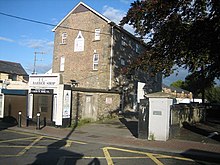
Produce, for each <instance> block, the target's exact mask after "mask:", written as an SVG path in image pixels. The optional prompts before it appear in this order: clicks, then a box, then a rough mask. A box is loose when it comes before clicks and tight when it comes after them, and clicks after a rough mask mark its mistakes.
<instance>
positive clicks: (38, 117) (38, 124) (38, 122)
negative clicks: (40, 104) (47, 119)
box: [36, 112, 40, 129]
mask: <svg viewBox="0 0 220 165" xmlns="http://www.w3.org/2000/svg"><path fill="white" fill-rule="evenodd" d="M36 129H40V112H38V113H37V128H36Z"/></svg>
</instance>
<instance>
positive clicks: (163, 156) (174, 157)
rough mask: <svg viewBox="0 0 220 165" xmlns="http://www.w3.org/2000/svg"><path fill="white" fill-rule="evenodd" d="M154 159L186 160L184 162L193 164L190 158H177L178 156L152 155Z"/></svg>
mask: <svg viewBox="0 0 220 165" xmlns="http://www.w3.org/2000/svg"><path fill="white" fill-rule="evenodd" d="M154 157H156V158H167V159H178V160H186V161H191V162H194V160H193V159H190V158H183V157H178V156H169V155H154Z"/></svg>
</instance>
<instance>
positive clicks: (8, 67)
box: [0, 60, 28, 76]
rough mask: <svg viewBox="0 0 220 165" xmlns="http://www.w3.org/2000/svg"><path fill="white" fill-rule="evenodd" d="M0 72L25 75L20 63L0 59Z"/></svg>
mask: <svg viewBox="0 0 220 165" xmlns="http://www.w3.org/2000/svg"><path fill="white" fill-rule="evenodd" d="M0 73H8V74H16V75H23V76H27V75H28V74H27V72H26V71H25V70H24V68H23V67H22V66H21V64H20V63H15V62H9V61H2V60H0Z"/></svg>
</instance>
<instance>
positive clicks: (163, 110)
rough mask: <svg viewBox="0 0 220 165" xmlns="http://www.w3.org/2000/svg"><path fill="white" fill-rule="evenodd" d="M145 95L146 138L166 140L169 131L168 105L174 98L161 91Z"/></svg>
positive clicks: (171, 103)
mask: <svg viewBox="0 0 220 165" xmlns="http://www.w3.org/2000/svg"><path fill="white" fill-rule="evenodd" d="M145 96H146V97H147V99H148V100H149V130H148V140H158V141H166V140H168V139H169V131H170V115H171V113H170V106H171V105H173V102H174V99H173V97H172V96H171V95H169V94H166V93H163V92H157V93H151V94H148V95H145Z"/></svg>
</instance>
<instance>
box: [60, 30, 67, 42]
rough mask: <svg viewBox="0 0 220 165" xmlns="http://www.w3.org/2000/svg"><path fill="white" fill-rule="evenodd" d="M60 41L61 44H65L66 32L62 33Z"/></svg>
mask: <svg viewBox="0 0 220 165" xmlns="http://www.w3.org/2000/svg"><path fill="white" fill-rule="evenodd" d="M61 37H62V39H61V44H66V39H67V33H66V32H64V33H62V36H61Z"/></svg>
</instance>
